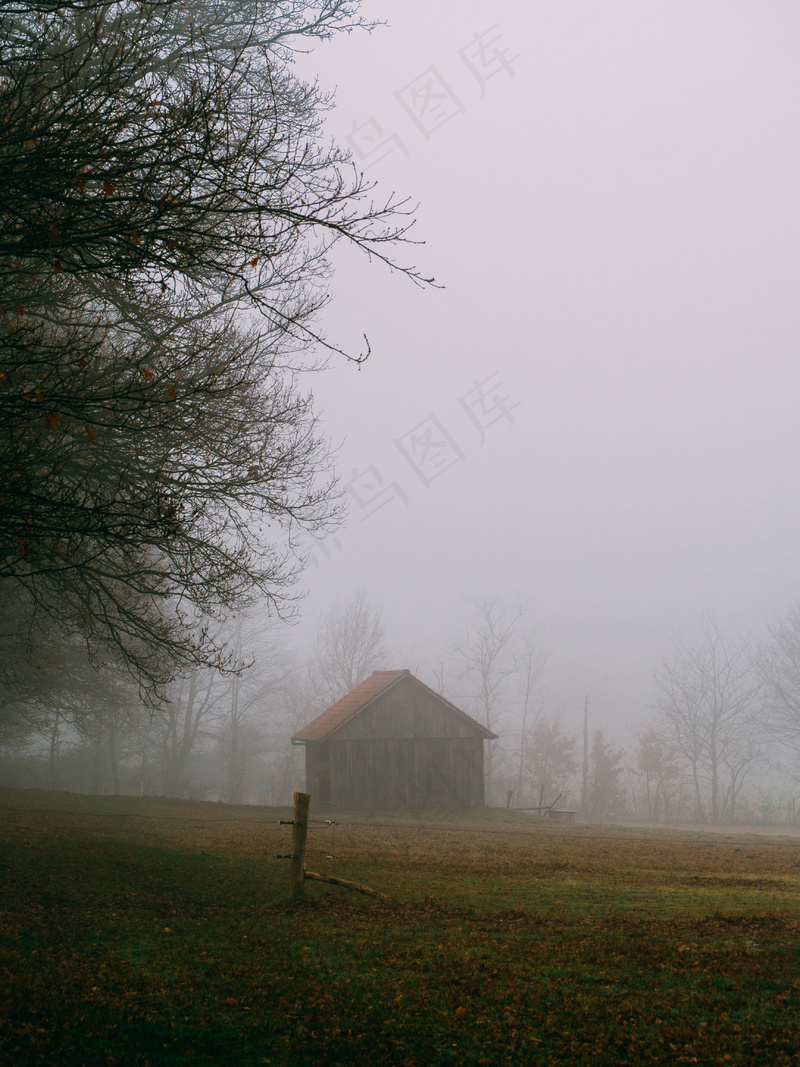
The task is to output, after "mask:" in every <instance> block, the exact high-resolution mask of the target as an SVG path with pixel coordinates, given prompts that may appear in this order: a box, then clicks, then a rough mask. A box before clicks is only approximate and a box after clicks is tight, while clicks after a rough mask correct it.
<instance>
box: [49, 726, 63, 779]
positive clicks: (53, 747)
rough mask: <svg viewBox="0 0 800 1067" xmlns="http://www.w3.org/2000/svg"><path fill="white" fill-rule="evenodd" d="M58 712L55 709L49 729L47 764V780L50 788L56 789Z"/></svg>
mask: <svg viewBox="0 0 800 1067" xmlns="http://www.w3.org/2000/svg"><path fill="white" fill-rule="evenodd" d="M59 721H60V714H59V712H58V711H57V712H56V713H55V715H54V716H53V726H52V728H51V730H50V760H49V764H48V780H49V784H50V788H51V789H58V741H59V729H58V724H59Z"/></svg>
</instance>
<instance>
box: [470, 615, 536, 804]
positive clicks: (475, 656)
mask: <svg viewBox="0 0 800 1067" xmlns="http://www.w3.org/2000/svg"><path fill="white" fill-rule="evenodd" d="M470 603H471V607H472V609H473V610H472V621H471V623H470V625H469V626H468V629H467V632H466V633H465V635H464V636H463V637H462V638H461V640H460V641H457V642H455V643H454V645H453V654H454V655H455V657H456V659H457V661H458V662H459V664H460V668H461V674H462V676H463V677H464V678H465V680H466V682H467V687H468V697H467V699H468V700H469V702H470V706H471V708H472V710H473V712H474V714H475V716H476V718H478V719H479V721H480V722H482V723H483V725H484V726H486V727H488V729H490V730H492V731H493V732H494V733H498V732H499V730H498V727H499V726H500V722H501V720H502V719H504V718H505V716H506V715H507V714H508V712H509V710H510V707H509V700H508V694H507V684H508V680H509V678H510V677H511V676H512V675H514V674H515V673H516V671H517V667H518V664H517V660H516V659H515V655H514V642H515V638H516V637H517V633H518V627H519V623H520V620H521V619H522V617H523V615H524V613H525V608H524V607H523V606H522V605H519V606H518V607H517V608H511V609H509V608H507V607H506V606H505V605H504V604H503V603H502V601H500V600H473V601H471V602H470ZM498 743H499V739H498V741H494V742H491V743H490V746H489V749H488V752H487V758H486V786H487V793H488V794H489V795H491V792H492V784H493V782H492V772H493V769H494V762H495V756H496V755H497V752H498Z"/></svg>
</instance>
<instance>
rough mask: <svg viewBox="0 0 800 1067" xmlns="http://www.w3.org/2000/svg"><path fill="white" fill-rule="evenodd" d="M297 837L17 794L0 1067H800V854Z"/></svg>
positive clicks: (470, 835) (733, 840) (2, 841)
mask: <svg viewBox="0 0 800 1067" xmlns="http://www.w3.org/2000/svg"><path fill="white" fill-rule="evenodd" d="M312 804H313V801H312ZM315 815H316V816H319V813H318V812H317V813H315V812H314V810H313V807H312V812H311V816H312V819H314V817H315ZM279 818H284V819H288V818H291V814H290V812H289V811H288V810H282V809H274V808H273V809H270V808H252V807H231V806H227V805H222V804H201V803H193V802H189V801H177V800H175V801H171V800H163V799H155V798H142V799H138V798H130V797H83V796H72V795H64V794H55V793H45V792H34V791H14V790H0V845H1V847H2V855H0V879H1V880H2V901H1V903H2V916H1V917H0V944H1V946H2V947H1V948H0V953H1V955H0V966H1V967H2V981H0V1063H2V1064H3V1065H9V1067H17V1065H20V1067H21V1065H27V1064H47V1065H56V1064H70V1065H71V1064H92V1065H93V1064H102V1065H108V1067H114V1065H123V1064H126V1065H127V1064H131V1065H139V1067H144V1065H146V1064H150V1065H152V1067H161V1065H174V1064H213V1065H228V1064H230V1065H239V1064H242V1065H249V1064H287V1065H288V1064H291V1065H306V1064H324V1065H328V1064H363V1065H376V1064H492V1065H494V1064H523V1065H524V1064H573V1063H589V1062H591V1063H608V1064H640V1065H641V1064H649V1063H664V1064H672V1063H703V1064H715V1063H720V1064H748V1065H749V1064H762V1063H763V1064H771V1065H778V1064H790V1063H792V1064H794V1063H800V1014H798V1005H800V839H798V838H791V837H779V836H759V835H756V834H740V835H734V834H712V833H702V832H689V831H675V830H673V831H667V830H654V829H638V828H626V827H611V826H589V825H587V826H582V825H561V824H558V823H550V822H549V821H547V820H540V819H538V818H535V817H531V816H528V815H524V814H521V813H515V812H507V811H500V810H495V811H493V810H486V811H477V812H472V813H454V812H449V813H446V814H441V815H436V816H432V815H429V817H427V818H423V817H419V818H418V817H416V816H411V815H408V816H405V817H394V818H389V817H384V818H381V817H379V816H372V817H368V816H361V817H354V816H351V817H344V816H342V817H341V822H340V825H339V826H338V827H337V828H336V838H335V853H334V854H335V858H334V859H328V858H326V857H327V855H328V853H329V852H330V848H331V830H330V829H327V830H326V829H323V828H319V829H318V830H317V831H316V832H314V833H312V834H311V837H310V843H309V847H310V849H311V850H312V852H311V854H310V855H309V857H308V865H309V867H312V868H314V869H316V870H319V871H323V872H326V873H329V874H333V875H337V876H339V877H342V878H348V879H353V880H355V881H359V882H364V883H367V884H368V885H371V886H373V887H374V888H376V889H378V890H380V891H382V892H383V893H386V894H388V895H389V896H390V898H391V903H384V902H381V901H376V900H372V899H370V898H368V897H362V896H358V895H356V894H353V893H348V892H346V891H344V890H341V889H337V888H333V887H328V886H325V885H320V884H318V883H308V884H307V885H308V899H307V901H305V902H303V903H299V904H291V903H289V902H288V901H287V888H286V887H287V877H288V871H287V863H286V862H285V861H282V860H277V859H275V854H276V853H287V852H288V851H289V848H290V840H291V832H290V827H287V826H279V825H278V819H279Z"/></svg>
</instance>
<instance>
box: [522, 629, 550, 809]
mask: <svg viewBox="0 0 800 1067" xmlns="http://www.w3.org/2000/svg"><path fill="white" fill-rule="evenodd" d="M549 658H550V653H549V652H548V650H547V649H546V648H545V647H544V644H543V643H542V639H541V637H539V636H538V635H535V634H532V633H527V634H525V635H524V636H523V637H522V638H521V640H520V641H519V643H518V645H517V652H516V664H515V665H516V695H517V697H518V699H519V701H520V704H521V711H522V718H521V722H520V729H519V757H518V763H517V777H516V787H515V793H516V797H517V806H519V805H520V804H522V803H523V802H524V799H525V778H526V774H525V771H526V768H525V754H526V749H528V748H529V747H533V745H534V744H535V742H534V741H533V739H532V737H531V731H532V729H534V728H535V727H536V725H537V724H538V722H539V716H540V714H541V712H542V708H543V707H544V699H543V696H542V692H541V688H540V686H541V680H542V675H543V673H544V669H545V667H546V666H547V661H548V660H549Z"/></svg>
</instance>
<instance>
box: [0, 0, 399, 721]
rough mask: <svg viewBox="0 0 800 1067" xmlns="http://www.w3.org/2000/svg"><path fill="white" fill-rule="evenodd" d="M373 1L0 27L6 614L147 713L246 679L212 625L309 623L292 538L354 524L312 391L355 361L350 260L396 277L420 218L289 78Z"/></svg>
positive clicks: (89, 14)
mask: <svg viewBox="0 0 800 1067" xmlns="http://www.w3.org/2000/svg"><path fill="white" fill-rule="evenodd" d="M355 7H356V5H354V4H351V3H349V2H340V0H333V2H327V0H324V2H321V3H318V2H316V0H309V3H295V2H292V3H289V4H281V5H274V4H273V5H267V6H264V5H259V4H255V3H247V4H232V3H227V2H208V3H203V4H201V5H192V6H187V5H185V4H183V3H178V2H177V0H152V2H144V3H140V4H129V3H124V2H118V3H117V2H111V0H109V2H105V3H97V4H89V5H85V4H80V5H79V4H74V3H70V2H66V3H62V2H59V0H53V2H52V3H37V2H36V0H31V2H30V3H26V2H25V0H19V2H15V3H9V4H4V5H2V10H1V11H0V32H1V33H2V36H3V41H4V51H3V56H2V61H1V65H0V75H2V77H0V205H1V206H2V210H0V345H1V347H2V359H0V425H1V426H2V431H0V518H1V519H2V521H0V596H2V598H3V599H4V600H5V599H9V598H12V597H15V598H17V599H22V600H24V601H25V602H26V611H27V612H29V613H33V614H35V615H36V616H40V617H41V616H44V617H46V618H48V619H49V620H51V621H52V622H53V623H54V624H55V626H56V627H57V629H59V630H60V631H61V632H62V633H63V634H65V635H68V636H69V637H72V636H73V635H79V636H80V637H82V638H83V640H84V642H85V643H86V645H87V647H88V651H89V653H90V655H91V656H92V657H93V659H94V661H95V662H104V663H108V664H112V663H113V664H114V665H115V666H116V667H118V668H124V669H127V670H128V671H129V673H130V674H131V676H132V677H134V678H135V679H136V680H137V681H138V682H139V683H140V685H141V686H142V689H143V692H144V694H145V696H146V698H147V699H149V700H151V701H157V699H158V696H159V694H160V693H163V691H164V686H165V684H166V683H167V682H168V681H169V679H170V678H172V677H174V676H175V674H176V673H177V672H178V671H180V670H181V669H184V668H188V667H189V666H192V665H197V664H200V665H203V664H212V665H214V666H216V667H218V668H223V669H224V668H227V667H231V666H235V664H232V663H231V661H230V659H229V657H228V655H227V652H226V650H225V648H224V647H221V646H219V645H218V644H216V643H215V642H214V640H213V637H212V634H213V633H214V632H215V629H216V621H215V622H214V623H212V624H207V623H203V622H201V623H200V624H199V625H198V624H197V622H196V620H197V618H198V612H199V615H200V617H201V618H205V619H209V618H211V619H214V620H219V619H220V618H224V617H226V616H228V615H230V614H231V613H233V612H235V611H237V610H239V609H240V608H241V606H242V605H243V604H247V603H248V602H250V601H251V600H252V599H254V598H258V597H263V598H266V599H267V600H268V601H270V602H271V605H272V607H273V609H274V610H276V611H278V612H280V611H290V610H291V599H292V594H291V586H292V583H293V581H294V580H295V578H296V576H297V572H298V570H299V568H300V566H301V563H302V560H301V558H300V557H299V556H298V554H297V553H296V552H295V551H294V550H293V547H292V542H293V538H294V536H295V535H296V534H297V533H298V532H299V531H301V530H308V531H315V530H316V531H324V530H325V529H327V528H330V526H331V525H333V524H335V523H336V521H337V504H336V492H335V488H334V480H333V477H332V474H331V471H330V469H329V466H328V458H327V456H328V453H327V446H326V443H325V442H324V441H323V440H322V439H321V438H320V436H319V434H318V433H317V430H316V425H315V418H314V413H313V409H312V402H311V398H310V396H309V395H307V394H305V393H304V392H303V391H302V390H301V389H300V387H299V385H298V381H297V373H298V372H299V371H300V370H302V369H303V368H304V367H307V366H308V365H309V364H308V361H309V359H310V360H311V362H312V363H313V362H314V361H315V360H316V356H315V355H313V353H314V351H316V350H318V349H319V348H320V347H321V348H322V349H323V350H327V351H334V350H336V349H335V346H333V345H331V344H329V343H328V342H327V341H326V340H325V339H324V338H323V337H322V336H321V335H320V334H319V332H318V330H317V327H316V325H315V315H316V313H317V312H318V311H319V309H320V308H321V307H322V306H324V304H325V302H326V300H327V281H328V278H329V275H330V270H331V265H330V261H329V259H328V258H327V254H328V252H329V250H330V248H331V246H332V245H334V244H335V243H337V242H338V241H344V242H345V243H346V244H348V245H350V246H355V247H357V248H359V249H361V250H362V251H364V252H365V253H366V254H368V255H370V256H373V257H375V258H378V259H380V260H384V261H385V262H388V259H387V255H388V254H389V253H390V252H391V249H392V247H393V246H394V245H396V243H397V242H398V241H401V240H403V239H404V234H405V232H406V229H407V226H408V224H409V221H410V220H409V216H408V212H407V209H406V208H405V207H404V206H403V205H402V204H397V203H394V202H387V203H384V204H375V203H373V201H372V200H371V198H370V190H369V186H368V185H366V184H365V182H364V179H363V177H361V176H360V175H359V174H358V173H357V172H356V171H355V169H354V168H352V167H351V166H350V165H349V163H348V160H347V157H346V154H345V153H343V152H341V151H339V150H338V149H337V148H336V147H335V146H331V145H330V144H328V143H327V142H326V141H325V140H324V139H323V137H322V133H321V121H322V112H323V111H324V110H325V109H326V108H327V106H328V101H327V99H326V98H325V97H324V96H323V95H322V94H321V93H320V90H319V89H318V87H317V86H316V84H314V83H311V84H306V83H303V82H301V81H300V80H298V78H297V77H296V76H295V75H294V73H293V72H292V69H291V63H290V58H291V49H292V48H293V47H296V46H297V43H298V42H301V41H302V40H303V39H304V38H311V39H319V38H324V37H326V36H328V35H329V34H330V33H331V32H334V31H335V30H337V29H342V28H344V29H346V28H348V27H351V26H353V25H354V24H357V23H358V22H359V19H358V17H357V16H356V15H354V11H355ZM190 8H191V9H190ZM401 270H403V271H404V272H405V273H406V274H408V275H410V276H411V277H413V278H415V279H416V280H419V278H418V275H417V273H416V271H415V270H414V269H413V268H408V269H406V268H401ZM337 351H338V350H337ZM364 354H365V352H362V353H361V354H360V355H356V356H355V358H361V357H362V356H363V355H364Z"/></svg>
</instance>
